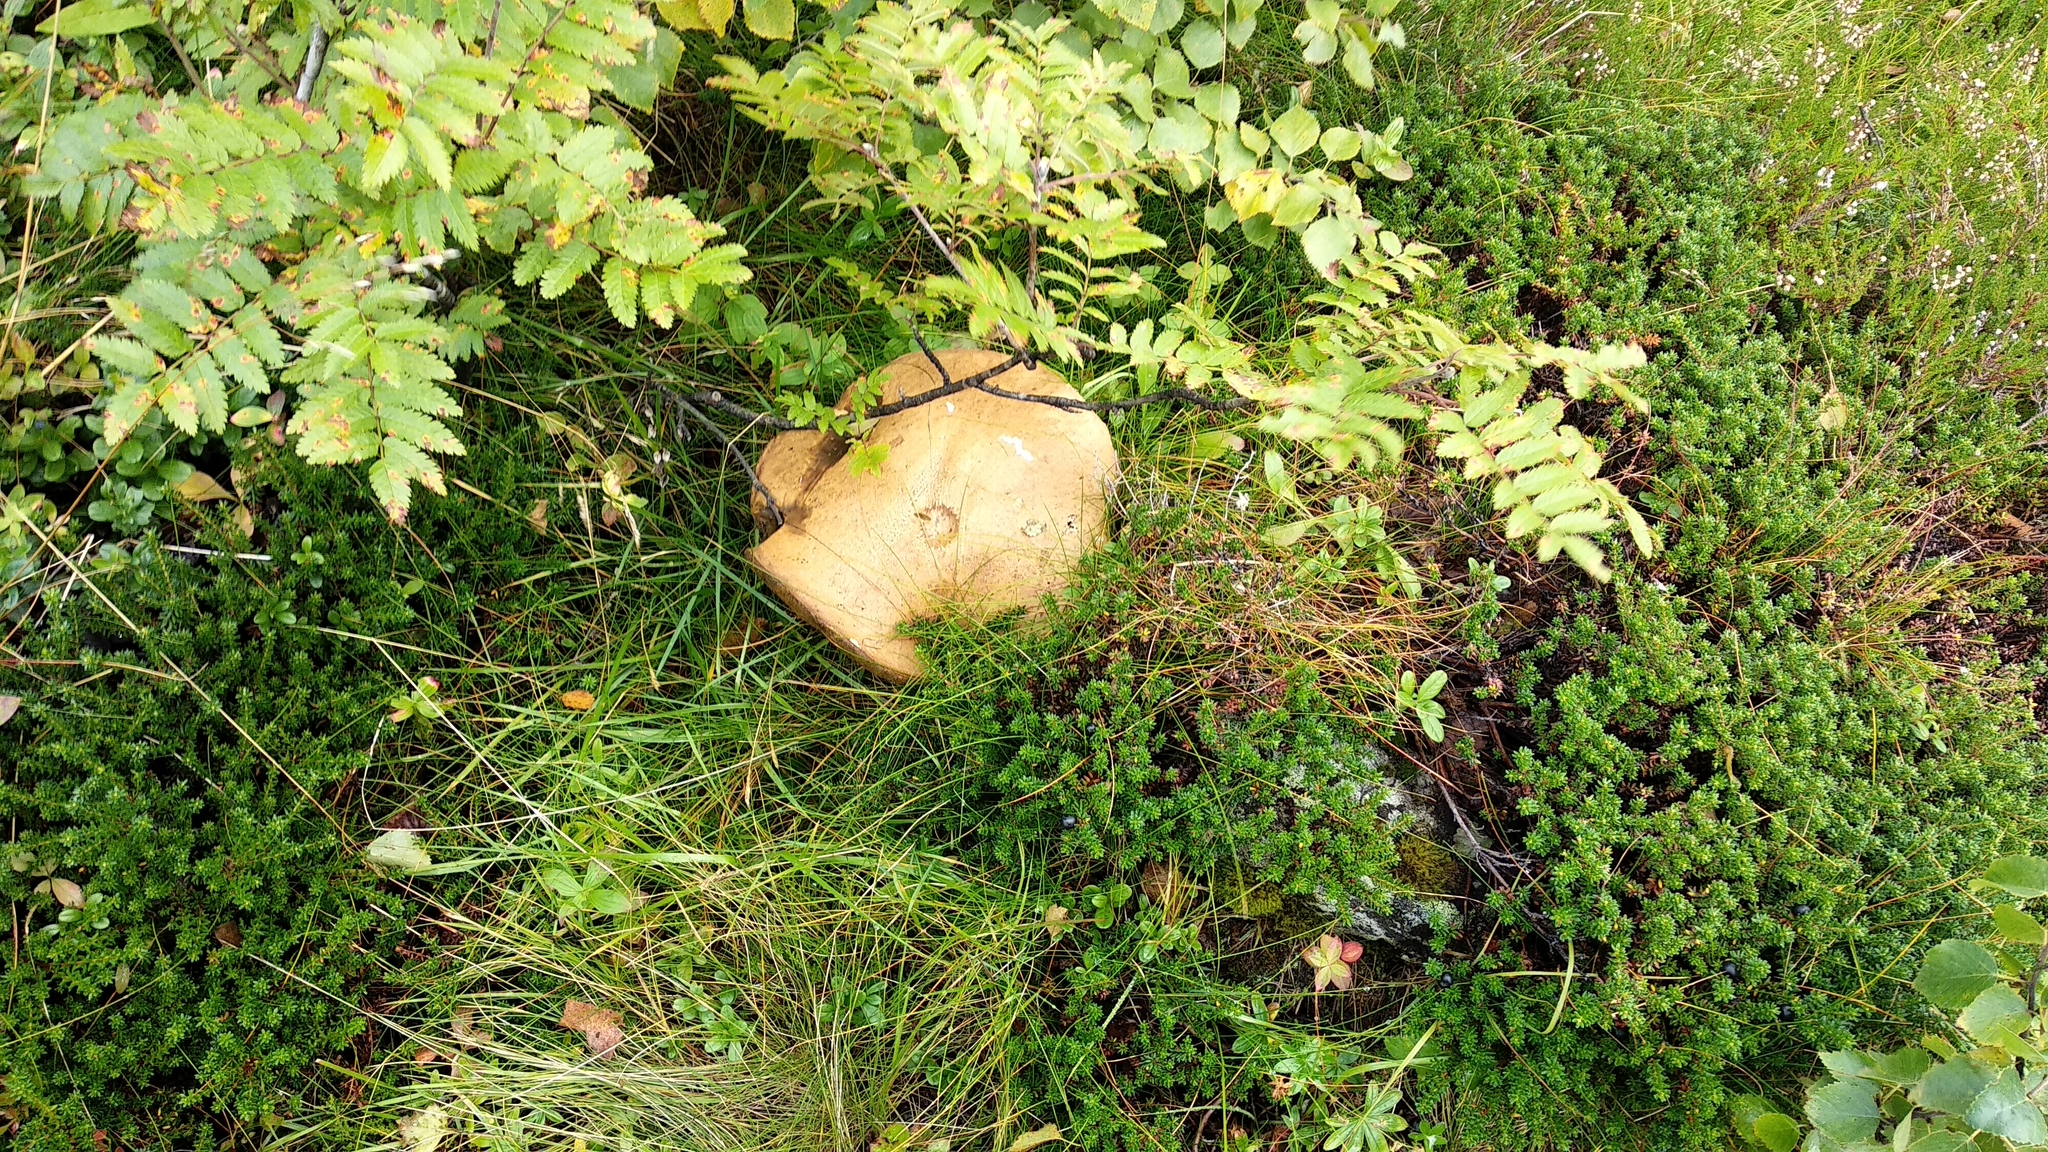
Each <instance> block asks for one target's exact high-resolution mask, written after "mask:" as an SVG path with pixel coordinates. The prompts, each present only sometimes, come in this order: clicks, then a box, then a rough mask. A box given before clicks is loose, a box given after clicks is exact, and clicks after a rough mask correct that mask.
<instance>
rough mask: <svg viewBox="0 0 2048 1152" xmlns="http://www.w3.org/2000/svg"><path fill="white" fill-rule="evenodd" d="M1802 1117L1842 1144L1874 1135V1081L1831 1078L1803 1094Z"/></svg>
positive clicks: (1877, 1118)
mask: <svg viewBox="0 0 2048 1152" xmlns="http://www.w3.org/2000/svg"><path fill="white" fill-rule="evenodd" d="M1806 1117H1807V1119H1809V1120H1811V1121H1813V1123H1814V1125H1815V1126H1816V1127H1818V1128H1820V1129H1821V1130H1822V1131H1824V1132H1826V1133H1827V1134H1828V1135H1829V1136H1831V1137H1833V1138H1834V1139H1836V1140H1839V1141H1841V1142H1842V1143H1844V1144H1850V1143H1854V1142H1855V1141H1858V1140H1868V1139H1870V1138H1872V1137H1873V1136H1875V1135H1877V1122H1878V1120H1879V1119H1881V1116H1880V1114H1879V1112H1878V1110H1877V1085H1875V1084H1872V1083H1870V1082H1869V1081H1867V1080H1835V1081H1831V1082H1829V1083H1827V1084H1823V1085H1821V1086H1820V1087H1818V1088H1815V1089H1814V1090H1813V1091H1812V1092H1811V1093H1809V1094H1808V1095H1807V1098H1806Z"/></svg>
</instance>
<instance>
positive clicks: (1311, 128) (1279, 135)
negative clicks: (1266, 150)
mask: <svg viewBox="0 0 2048 1152" xmlns="http://www.w3.org/2000/svg"><path fill="white" fill-rule="evenodd" d="M1269 131H1270V132H1271V133H1272V136H1273V142H1274V143H1275V144H1278V145H1279V146H1280V150H1281V151H1283V152H1285V153H1287V155H1288V158H1289V159H1292V158H1294V157H1296V156H1300V155H1301V154H1302V153H1304V152H1307V151H1308V150H1309V149H1310V148H1313V147H1315V143H1316V140H1317V138H1318V137H1319V136H1320V135H1321V133H1322V125H1321V124H1319V123H1317V121H1316V116H1315V113H1313V112H1310V111H1309V110H1308V109H1306V108H1303V107H1302V106H1301V105H1299V104H1296V105H1295V106H1294V107H1292V108H1289V109H1288V110H1287V111H1285V112H1283V113H1281V114H1280V118H1279V119H1277V120H1275V121H1273V124H1272V127H1271V128H1270V129H1269Z"/></svg>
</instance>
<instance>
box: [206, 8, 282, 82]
mask: <svg viewBox="0 0 2048 1152" xmlns="http://www.w3.org/2000/svg"><path fill="white" fill-rule="evenodd" d="M206 18H207V19H208V20H210V21H212V22H213V26H214V27H215V28H216V29H219V31H220V34H221V35H223V36H225V37H227V38H228V43H230V44H233V45H234V46H235V51H237V52H240V53H241V54H242V55H244V56H246V57H248V58H249V59H251V60H254V61H255V62H256V66H257V67H258V68H261V69H263V70H264V71H265V72H267V73H269V74H270V78H271V79H272V80H275V81H276V82H277V86H278V87H279V88H289V87H291V86H292V79H291V77H289V76H287V75H285V74H284V69H282V68H280V67H278V64H277V58H276V57H274V56H272V55H271V54H270V53H269V52H267V51H264V50H263V49H262V48H261V46H260V45H259V44H257V42H256V40H255V37H253V36H251V37H250V39H249V41H248V42H246V43H245V42H243V40H242V38H241V37H240V36H237V35H235V30H234V28H232V27H230V26H229V25H228V23H227V22H226V21H225V20H222V19H221V18H219V17H218V16H215V15H214V14H213V13H212V12H208V13H207V14H206Z"/></svg>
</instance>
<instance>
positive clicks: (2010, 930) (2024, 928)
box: [1991, 904, 2048, 946]
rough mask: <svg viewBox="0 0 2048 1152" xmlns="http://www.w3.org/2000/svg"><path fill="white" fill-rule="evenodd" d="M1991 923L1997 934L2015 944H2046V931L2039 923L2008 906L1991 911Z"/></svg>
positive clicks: (2047, 934) (2002, 905)
mask: <svg viewBox="0 0 2048 1152" xmlns="http://www.w3.org/2000/svg"><path fill="white" fill-rule="evenodd" d="M1991 923H1992V925H1993V926H1994V927H1996V928H1997V929H1998V934H1999V935H2000V936H2003V937H2005V938H2006V939H2007V940H2010V941H2012V942H2013V943H2015V944H2032V945H2036V946H2038V945H2040V944H2042V943H2044V942H2048V931H2044V930H2043V929H2042V927H2041V922H2040V921H2039V920H2036V919H2034V918H2033V917H2032V916H2029V915H2027V914H2026V913H2025V912H2022V911H2020V910H2019V909H2018V908H2015V907H2013V906H2012V905H2010V904H2000V905H1999V906H1998V907H1996V908H1993V909H1992V910H1991Z"/></svg>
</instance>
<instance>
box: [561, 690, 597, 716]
mask: <svg viewBox="0 0 2048 1152" xmlns="http://www.w3.org/2000/svg"><path fill="white" fill-rule="evenodd" d="M562 707H564V708H567V709H568V710H569V711H571V712H588V711H590V710H591V709H592V708H595V707H597V697H595V696H592V695H591V694H590V693H588V692H585V691H584V690H583V689H581V688H572V689H570V690H569V691H567V692H564V693H562Z"/></svg>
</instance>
